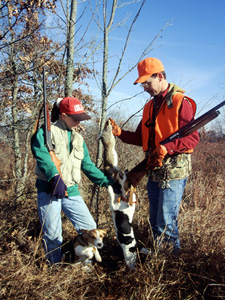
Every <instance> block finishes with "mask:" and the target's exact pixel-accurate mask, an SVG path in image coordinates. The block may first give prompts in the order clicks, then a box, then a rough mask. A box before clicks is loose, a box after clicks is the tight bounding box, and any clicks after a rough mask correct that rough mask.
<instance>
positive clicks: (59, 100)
mask: <svg viewBox="0 0 225 300" xmlns="http://www.w3.org/2000/svg"><path fill="white" fill-rule="evenodd" d="M62 99H63V98H58V99H57V100H56V102H55V103H56V106H57V107H59V104H60V102H61V101H62Z"/></svg>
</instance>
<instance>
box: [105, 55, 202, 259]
mask: <svg viewBox="0 0 225 300" xmlns="http://www.w3.org/2000/svg"><path fill="white" fill-rule="evenodd" d="M138 74H139V76H138V78H137V79H136V80H135V82H134V84H137V83H140V84H141V86H142V87H143V88H144V91H145V92H147V93H149V94H150V96H151V98H150V100H149V101H148V102H147V104H146V105H145V107H144V110H143V116H142V120H141V122H140V123H139V125H138V127H137V129H136V131H135V132H131V131H125V130H123V129H121V128H120V127H119V126H118V125H117V124H116V123H115V121H114V120H112V119H111V122H112V125H113V134H114V135H115V136H118V137H119V138H120V139H121V140H122V141H123V142H125V143H128V144H133V145H138V146H142V149H143V151H144V152H145V153H146V156H147V157H148V162H147V166H146V168H147V169H148V170H149V179H148V184H147V189H148V196H149V206H150V224H151V227H152V231H153V235H154V238H155V239H156V240H157V243H158V246H159V248H160V249H163V247H164V246H165V247H169V246H172V249H173V253H175V254H177V253H179V252H180V240H179V231H178V213H179V205H180V202H181V200H182V196H183V192H184V188H185V186H186V182H187V179H188V176H189V175H190V173H191V153H192V152H193V148H194V147H195V146H196V145H197V144H198V142H199V135H198V132H194V133H193V134H190V135H189V136H187V137H183V138H180V139H177V140H175V141H172V142H170V143H167V144H166V145H165V146H162V145H160V142H161V141H162V140H164V139H165V138H167V137H168V136H170V135H171V134H172V133H174V132H175V131H177V130H178V129H179V128H181V127H183V126H184V125H185V124H187V123H188V122H189V121H191V120H192V119H193V118H194V115H195V111H196V104H195V102H194V100H192V99H191V98H189V97H187V96H185V95H184V93H185V91H184V90H183V89H181V88H180V87H179V86H177V85H176V84H173V83H168V82H167V79H166V73H165V70H164V66H163V64H162V62H161V61H160V60H159V59H157V58H153V57H148V58H146V59H144V60H142V61H141V62H140V63H139V64H138Z"/></svg>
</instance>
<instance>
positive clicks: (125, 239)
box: [117, 231, 134, 245]
mask: <svg viewBox="0 0 225 300" xmlns="http://www.w3.org/2000/svg"><path fill="white" fill-rule="evenodd" d="M117 238H118V240H119V242H120V244H125V245H129V244H131V243H132V241H133V240H134V238H132V237H131V236H130V235H127V236H124V235H123V234H122V233H121V232H119V231H118V232H117Z"/></svg>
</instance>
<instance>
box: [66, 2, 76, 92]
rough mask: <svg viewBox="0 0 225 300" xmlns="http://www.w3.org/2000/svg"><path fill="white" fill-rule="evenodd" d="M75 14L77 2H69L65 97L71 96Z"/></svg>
mask: <svg viewBox="0 0 225 300" xmlns="http://www.w3.org/2000/svg"><path fill="white" fill-rule="evenodd" d="M76 14H77V0H72V1H71V11H70V19H69V20H68V32H67V64H66V80H65V97H67V96H69V97H71V96H72V91H73V74H74V39H75V21H76Z"/></svg>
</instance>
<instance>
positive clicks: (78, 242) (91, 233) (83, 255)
mask: <svg viewBox="0 0 225 300" xmlns="http://www.w3.org/2000/svg"><path fill="white" fill-rule="evenodd" d="M106 233H107V229H92V230H84V229H82V234H81V235H78V236H77V237H76V239H75V242H74V251H75V254H76V256H77V257H78V261H81V262H84V261H87V260H91V259H92V258H93V257H95V259H96V261H97V262H101V261H102V258H101V256H100V254H99V251H98V249H101V248H102V247H103V246H104V244H103V238H104V236H105V235H106Z"/></svg>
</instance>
